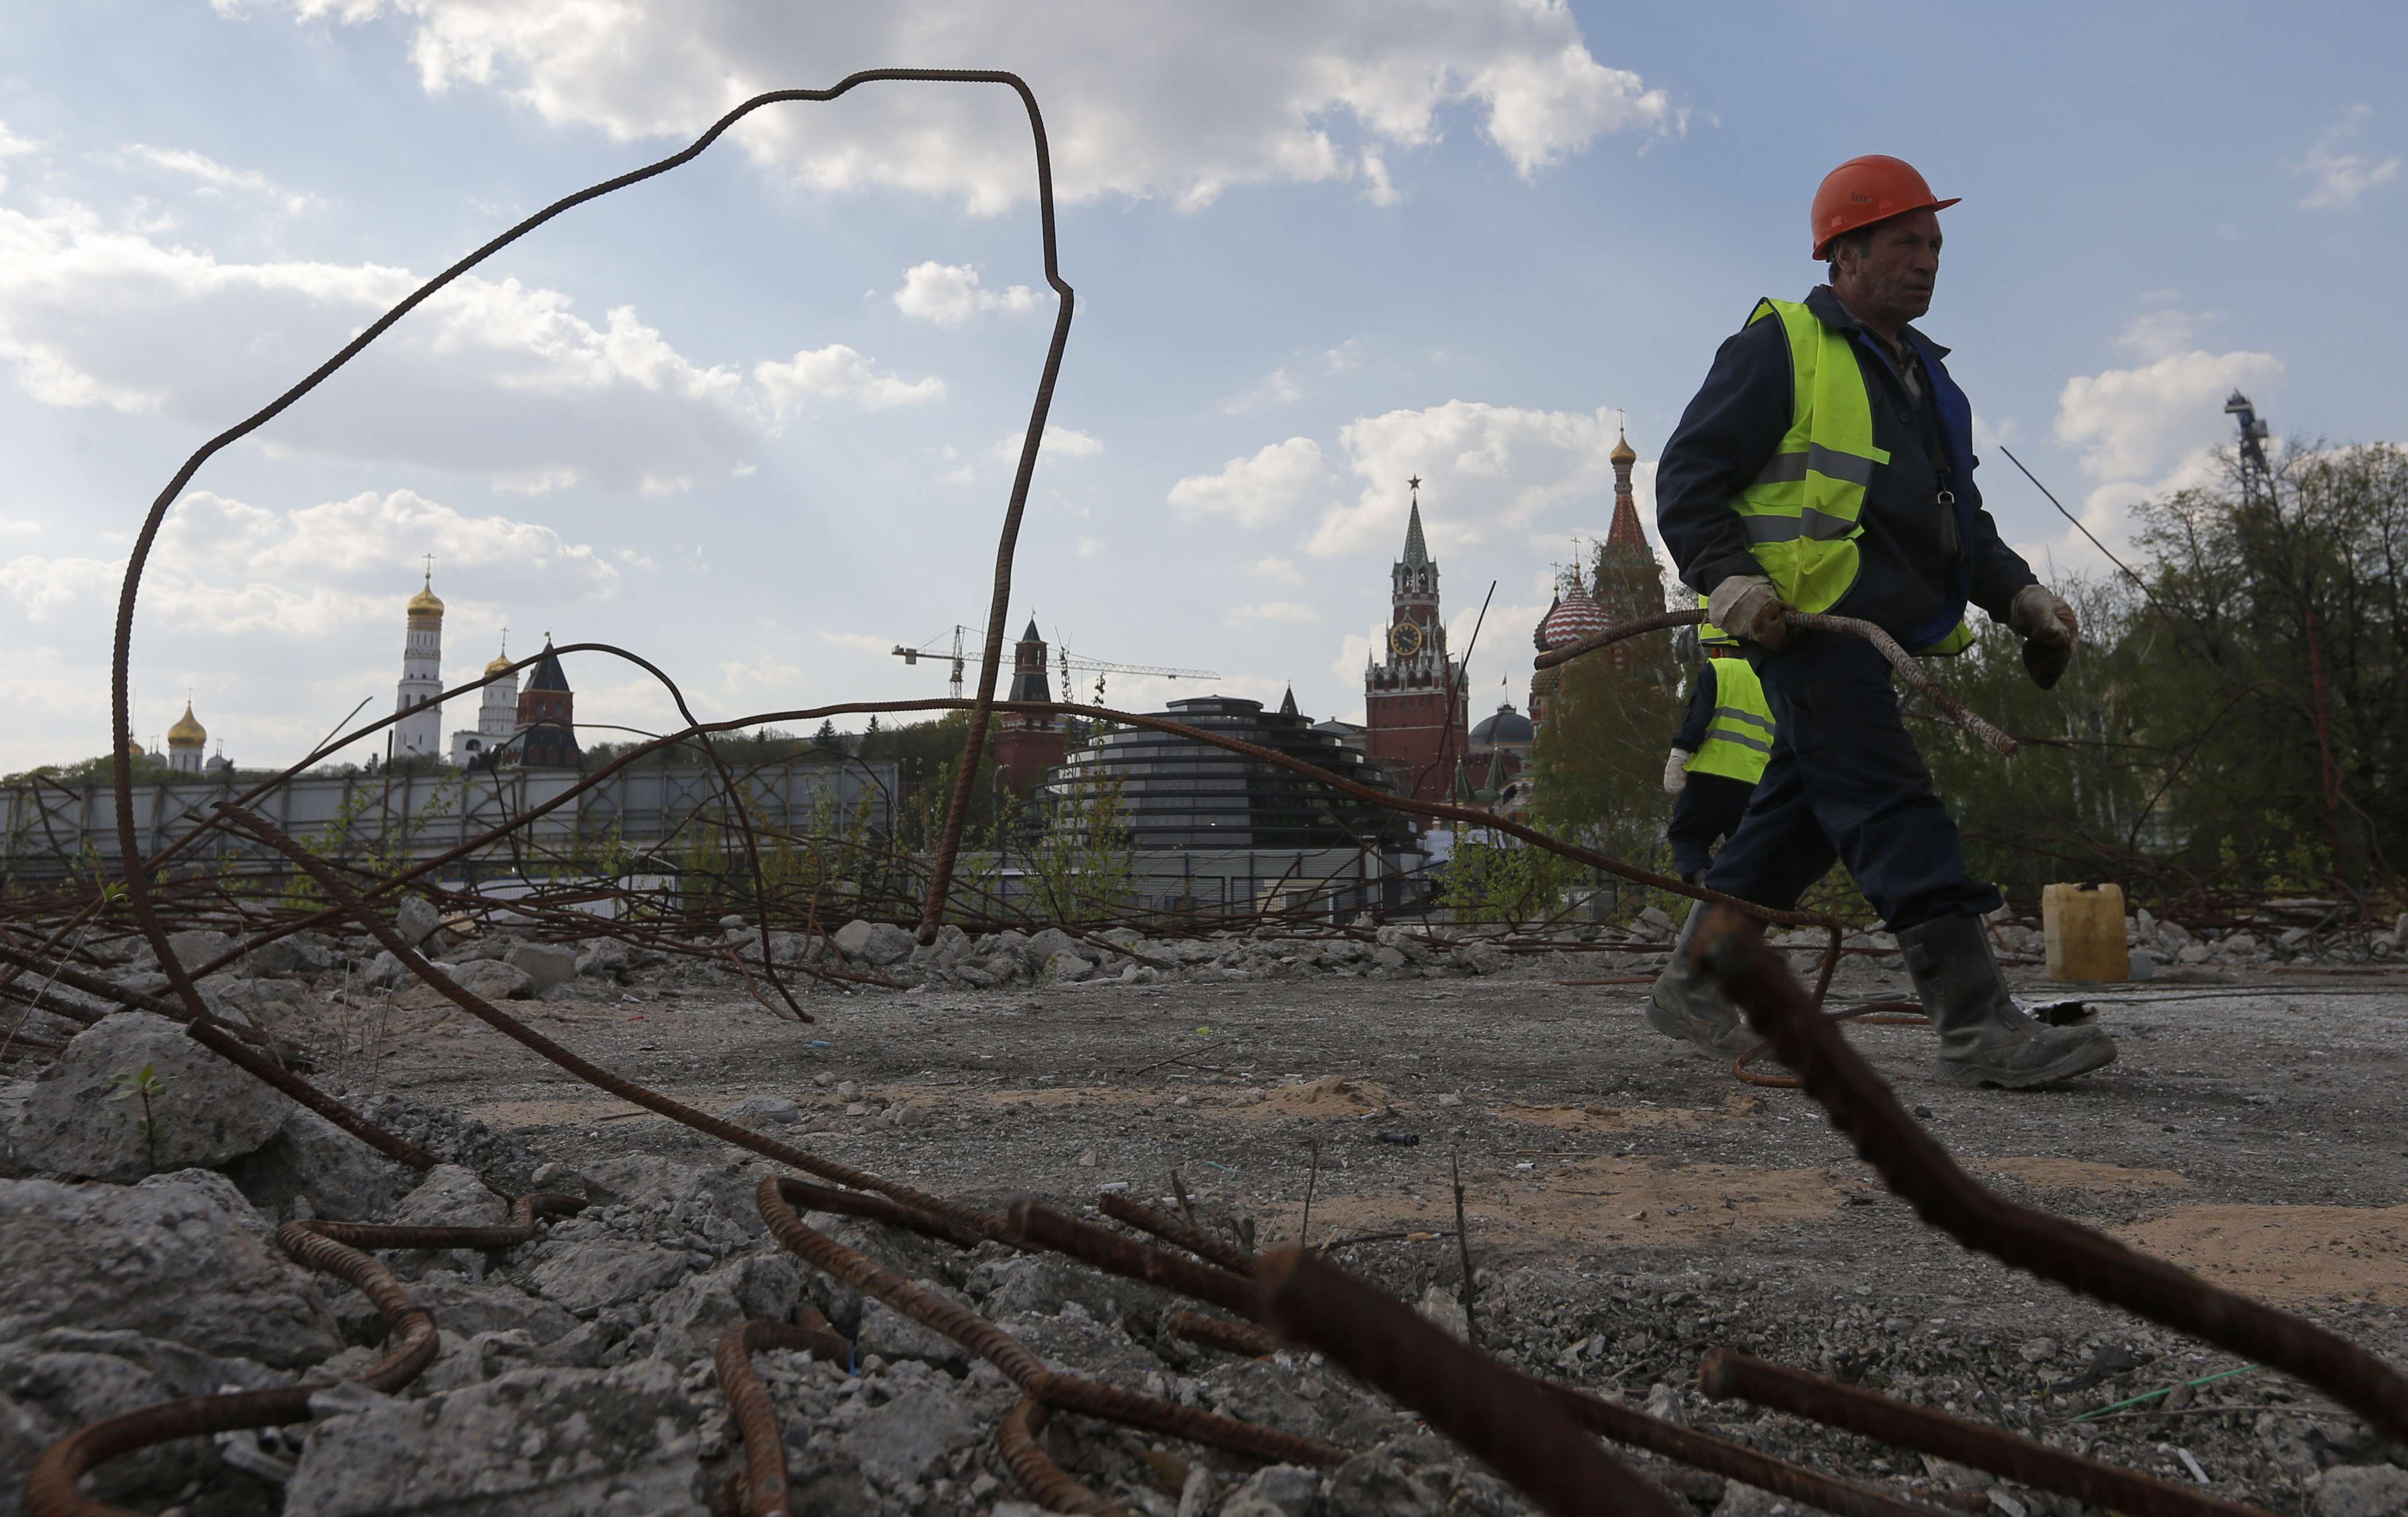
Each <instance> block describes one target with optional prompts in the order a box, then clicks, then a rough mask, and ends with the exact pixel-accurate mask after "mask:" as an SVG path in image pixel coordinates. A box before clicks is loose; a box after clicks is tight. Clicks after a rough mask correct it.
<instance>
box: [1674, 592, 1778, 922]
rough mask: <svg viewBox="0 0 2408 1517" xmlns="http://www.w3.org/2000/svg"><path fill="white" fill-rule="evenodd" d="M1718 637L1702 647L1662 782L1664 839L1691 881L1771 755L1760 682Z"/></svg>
mask: <svg viewBox="0 0 2408 1517" xmlns="http://www.w3.org/2000/svg"><path fill="white" fill-rule="evenodd" d="M1706 630H1713V629H1706ZM1720 641H1721V643H1722V644H1723V646H1713V645H1712V644H1710V645H1709V646H1708V647H1707V649H1706V662H1705V663H1704V664H1702V665H1699V668H1698V672H1697V673H1696V674H1694V675H1692V676H1690V677H1689V707H1688V709H1687V711H1685V712H1684V714H1683V715H1682V718H1681V730H1680V731H1679V732H1677V733H1674V734H1673V735H1672V751H1671V752H1670V754H1669V755H1667V757H1666V758H1665V760H1664V789H1665V790H1666V791H1667V792H1668V793H1670V794H1671V795H1672V797H1673V801H1672V821H1671V823H1670V825H1668V826H1667V827H1666V828H1665V829H1664V838H1665V840H1666V841H1667V842H1669V843H1670V844H1671V845H1672V869H1673V872H1674V873H1676V874H1678V875H1679V876H1680V877H1681V878H1682V879H1683V880H1687V881H1688V882H1689V883H1690V884H1692V885H1694V884H1696V883H1697V882H1698V881H1699V880H1702V879H1704V878H1705V874H1706V866H1707V865H1709V864H1711V863H1713V854H1714V845H1715V844H1717V843H1719V842H1721V841H1722V840H1723V839H1724V838H1726V837H1729V836H1730V835H1731V834H1733V833H1734V832H1737V831H1738V830H1739V820H1740V818H1741V817H1742V816H1744V815H1745V814H1746V813H1747V798H1748V796H1750V795H1752V794H1755V793H1756V780H1758V779H1759V778H1761V777H1762V776H1763V774H1764V766H1765V762H1766V761H1767V760H1768V759H1770V757H1771V756H1772V730H1773V727H1772V708H1770V707H1769V706H1767V705H1765V704H1764V686H1763V685H1762V683H1761V682H1759V681H1758V680H1756V671H1755V670H1754V669H1752V668H1750V667H1748V665H1747V660H1745V659H1743V658H1741V657H1739V656H1738V653H1739V650H1738V646H1737V640H1736V639H1733V638H1728V637H1725V638H1722V639H1720Z"/></svg>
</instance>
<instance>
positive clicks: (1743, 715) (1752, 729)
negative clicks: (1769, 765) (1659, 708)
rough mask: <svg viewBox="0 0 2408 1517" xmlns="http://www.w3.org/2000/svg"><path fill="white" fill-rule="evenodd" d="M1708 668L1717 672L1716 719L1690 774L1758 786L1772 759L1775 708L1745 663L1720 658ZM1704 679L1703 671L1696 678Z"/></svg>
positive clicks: (1700, 748)
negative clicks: (1710, 775)
mask: <svg viewBox="0 0 2408 1517" xmlns="http://www.w3.org/2000/svg"><path fill="white" fill-rule="evenodd" d="M1706 668H1707V669H1711V670H1713V677H1714V714H1713V719H1712V720H1711V721H1709V722H1708V723H1706V740H1705V741H1704V742H1702V743H1700V744H1699V745H1698V751H1697V754H1696V756H1695V757H1693V758H1691V759H1690V760H1689V764H1688V768H1689V772H1690V773H1691V774H1719V775H1723V776H1725V777H1727V778H1728V779H1732V780H1740V781H1741V782H1742V783H1744V784H1750V785H1752V784H1755V783H1756V781H1757V780H1760V779H1762V778H1763V777H1764V765H1765V761H1766V760H1767V759H1769V758H1770V757H1771V756H1772V708H1771V707H1770V706H1769V705H1767V704H1766V703H1765V699H1764V686H1763V684H1762V682H1761V681H1759V680H1757V679H1756V671H1755V670H1754V669H1752V668H1750V667H1749V666H1748V665H1747V662H1746V660H1744V659H1736V658H1718V659H1715V660H1714V661H1713V663H1711V664H1709V665H1706ZM1705 677H1706V671H1705V670H1704V669H1700V670H1699V672H1698V678H1699V679H1700V680H1702V679H1704V678H1705Z"/></svg>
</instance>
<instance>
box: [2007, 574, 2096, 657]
mask: <svg viewBox="0 0 2408 1517" xmlns="http://www.w3.org/2000/svg"><path fill="white" fill-rule="evenodd" d="M2007 625H2009V626H2011V627H2013V628H2014V629H2015V631H2016V632H2017V633H2018V634H2020V635H2021V636H2023V637H2028V638H2029V639H2031V640H2032V641H2033V642H2036V643H2046V644H2048V645H2049V646H2050V647H2052V648H2068V649H2070V648H2071V647H2072V646H2073V640H2074V639H2075V638H2076V637H2080V636H2081V635H2082V620H2081V618H2079V617H2077V616H2075V615H2074V614H2073V608H2072V607H2071V606H2068V605H2067V604H2065V602H2063V601H2061V600H2059V599H2057V597H2056V596H2055V595H2053V594H2050V593H2049V592H2048V591H2046V590H2045V589H2042V587H2041V586H2039V585H2026V586H2024V587H2023V588H2022V589H2021V590H2018V591H2016V592H2015V598H2014V601H2013V602H2012V603H2010V604H2009V605H2008V607H2007Z"/></svg>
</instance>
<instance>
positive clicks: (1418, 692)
mask: <svg viewBox="0 0 2408 1517" xmlns="http://www.w3.org/2000/svg"><path fill="white" fill-rule="evenodd" d="M1410 484H1411V488H1412V492H1413V498H1412V516H1411V518H1410V519H1409V521H1408V522H1407V524H1406V527H1405V553H1404V556H1403V557H1402V558H1399V559H1398V560H1397V562H1396V564H1395V565H1393V566H1392V567H1391V568H1390V570H1389V571H1388V579H1389V591H1388V599H1389V609H1388V628H1387V633H1386V635H1385V642H1386V646H1385V647H1384V648H1382V649H1378V650H1375V651H1374V652H1373V655H1372V657H1371V659H1370V661H1369V666H1368V667H1366V668H1365V670H1364V671H1363V713H1364V716H1363V719H1364V722H1365V723H1366V724H1367V725H1368V727H1369V747H1370V751H1371V757H1372V758H1374V759H1376V760H1378V761H1380V763H1382V764H1383V766H1386V767H1387V769H1388V772H1389V774H1390V776H1391V777H1392V778H1393V780H1395V783H1396V786H1397V789H1398V791H1400V792H1402V793H1404V794H1408V795H1411V796H1412V797H1414V798H1415V799H1416V800H1425V801H1440V800H1444V799H1445V798H1446V794H1447V789H1448V786H1449V785H1450V784H1451V783H1452V782H1453V780H1454V778H1455V773H1454V771H1455V765H1456V764H1458V763H1459V762H1461V761H1462V759H1463V757H1464V755H1465V752H1466V750H1467V749H1468V748H1469V742H1468V740H1467V738H1466V736H1465V730H1464V729H1465V727H1466V725H1467V723H1466V722H1465V720H1464V715H1465V710H1464V680H1463V668H1462V665H1458V664H1456V663H1455V660H1453V659H1451V658H1449V657H1447V654H1446V624H1445V623H1442V622H1441V621H1440V620H1439V614H1438V564H1437V561H1436V560H1434V559H1432V558H1431V557H1430V556H1429V545H1428V544H1427V543H1426V541H1424V540H1423V537H1422V502H1421V489H1422V482H1421V480H1420V479H1418V478H1416V479H1412V481H1410ZM1383 654H1384V655H1385V656H1384V657H1383V656H1382V655H1383Z"/></svg>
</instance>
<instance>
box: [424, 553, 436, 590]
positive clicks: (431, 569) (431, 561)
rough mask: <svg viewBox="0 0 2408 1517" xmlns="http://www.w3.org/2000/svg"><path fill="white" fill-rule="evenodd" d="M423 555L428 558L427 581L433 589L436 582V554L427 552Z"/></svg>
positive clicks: (428, 585)
mask: <svg viewBox="0 0 2408 1517" xmlns="http://www.w3.org/2000/svg"><path fill="white" fill-rule="evenodd" d="M423 556H424V557H425V559H426V583H427V587H428V588H429V589H432V588H433V587H434V584H435V555H434V554H433V553H427V554H425V555H423Z"/></svg>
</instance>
